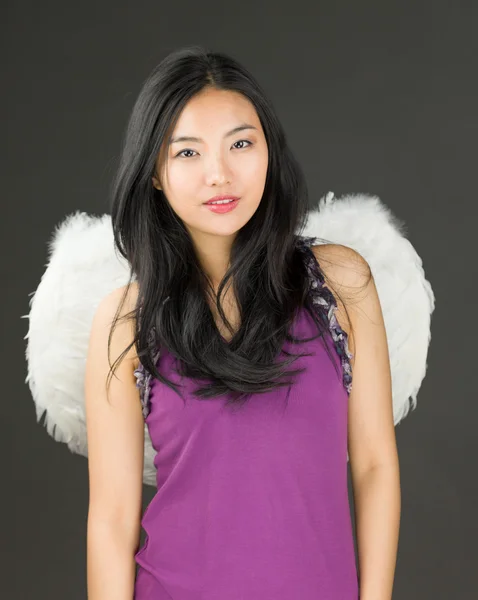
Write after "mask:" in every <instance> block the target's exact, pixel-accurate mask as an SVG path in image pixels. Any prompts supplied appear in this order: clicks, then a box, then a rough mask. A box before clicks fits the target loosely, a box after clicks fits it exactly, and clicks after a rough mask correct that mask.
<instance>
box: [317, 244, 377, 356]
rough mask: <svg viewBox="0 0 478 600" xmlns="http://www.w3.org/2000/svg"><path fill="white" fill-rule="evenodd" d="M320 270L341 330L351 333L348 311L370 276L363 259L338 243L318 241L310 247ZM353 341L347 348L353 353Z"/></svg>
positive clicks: (357, 304)
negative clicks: (331, 296) (320, 242)
mask: <svg viewBox="0 0 478 600" xmlns="http://www.w3.org/2000/svg"><path fill="white" fill-rule="evenodd" d="M311 250H312V252H313V253H314V255H315V257H316V259H317V261H318V263H319V265H320V268H321V270H322V273H323V275H324V279H325V284H326V286H327V287H328V288H329V289H330V291H331V292H332V294H333V295H334V297H335V299H336V302H337V313H336V316H337V320H338V321H339V324H340V326H341V327H342V329H343V330H344V331H345V332H346V333H347V334H348V335H349V336H350V335H351V320H350V317H351V312H353V309H354V307H357V306H360V298H361V297H363V296H364V294H365V293H366V289H367V287H368V284H369V283H370V281H371V280H372V279H373V277H372V273H371V270H370V266H369V264H368V262H367V261H366V260H365V258H364V257H363V256H362V255H361V254H360V253H359V252H357V251H356V250H354V249H353V248H349V247H348V246H343V245H341V244H319V245H317V246H312V247H311ZM354 349H355V348H354V342H353V339H350V350H351V352H352V353H354Z"/></svg>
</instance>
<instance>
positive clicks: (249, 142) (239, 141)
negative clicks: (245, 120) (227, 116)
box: [174, 140, 253, 158]
mask: <svg viewBox="0 0 478 600" xmlns="http://www.w3.org/2000/svg"><path fill="white" fill-rule="evenodd" d="M243 142H245V143H246V144H249V145H250V146H252V145H253V143H252V142H251V141H249V140H237V142H234V144H233V146H235V145H236V144H242V143H243ZM245 147H246V148H247V146H245ZM242 149H243V148H236V150H242ZM184 152H196V151H195V150H191V148H186V149H184V150H181V152H178V154H176V155H175V157H174V158H178V157H179V158H190V157H189V156H184Z"/></svg>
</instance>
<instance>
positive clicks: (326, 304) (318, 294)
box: [297, 236, 353, 394]
mask: <svg viewBox="0 0 478 600" xmlns="http://www.w3.org/2000/svg"><path fill="white" fill-rule="evenodd" d="M319 244H320V242H319V241H318V238H317V237H313V236H298V238H297V246H298V248H299V249H300V250H301V251H302V252H303V253H304V257H305V265H306V268H307V272H308V275H309V279H310V298H311V300H312V305H313V307H314V308H315V309H316V314H317V315H318V316H319V318H320V319H321V320H322V321H323V322H324V323H325V324H326V325H327V328H328V330H329V332H330V335H331V337H332V340H333V342H334V346H335V350H336V352H337V354H338V356H339V358H340V362H341V365H342V373H343V378H342V380H343V385H344V387H345V389H346V390H347V393H348V394H350V392H351V391H352V365H351V360H352V358H353V354H352V353H351V352H350V350H349V345H348V334H347V332H346V331H344V330H343V329H342V327H341V325H340V323H339V322H338V320H337V315H336V313H337V308H338V305H337V300H336V298H335V296H334V294H333V293H332V291H331V290H330V288H328V287H327V285H326V284H325V279H324V275H323V273H322V270H321V268H320V265H319V262H318V260H317V257H316V256H315V254H314V252H313V251H312V246H314V245H319Z"/></svg>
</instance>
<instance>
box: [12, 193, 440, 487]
mask: <svg viewBox="0 0 478 600" xmlns="http://www.w3.org/2000/svg"><path fill="white" fill-rule="evenodd" d="M400 228H401V225H400V224H399V223H398V221H397V220H396V219H395V218H394V217H393V215H392V214H391V212H390V211H389V210H388V208H386V207H385V205H383V204H381V202H380V200H379V199H378V198H377V197H375V196H366V195H351V196H344V197H343V198H342V199H340V201H336V199H335V198H334V195H333V194H332V193H329V194H327V196H326V197H325V198H323V199H322V200H321V202H320V204H319V208H318V210H314V211H311V212H310V215H309V220H308V223H307V227H306V230H305V231H304V232H303V234H304V235H309V236H313V237H321V238H325V239H326V240H329V241H331V242H333V243H338V244H343V245H345V246H349V247H351V248H353V249H354V250H356V251H357V252H359V253H360V254H361V255H362V256H363V257H364V258H365V259H366V260H367V261H368V263H369V265H370V268H371V270H372V273H373V276H374V279H375V283H376V286H377V290H378V294H379V297H380V301H381V305H382V310H383V314H384V321H385V326H386V330H387V338H388V344H389V352H390V361H391V371H392V385H393V408H394V420H395V424H397V423H398V422H399V421H400V420H401V419H402V418H403V417H405V416H406V414H407V413H408V410H409V408H410V404H409V399H410V398H411V400H412V406H413V407H415V405H416V396H417V392H418V389H419V387H420V385H421V382H422V380H423V378H424V376H425V371H426V356H427V350H428V345H429V341H430V316H431V313H432V311H433V309H434V296H433V292H432V290H431V286H430V284H429V283H428V281H426V279H425V277H424V273H423V269H422V266H421V265H422V262H421V260H420V257H419V256H418V255H417V253H416V252H415V250H414V249H413V247H412V245H411V244H410V242H409V241H408V240H407V239H405V237H404V235H403V233H402V231H401V229H400ZM128 278H129V267H128V265H127V264H126V262H125V261H124V259H123V258H122V257H121V256H119V255H117V254H116V253H115V250H114V243H113V230H112V227H111V218H110V216H109V215H103V216H102V217H94V216H90V215H88V214H86V213H82V212H76V213H74V214H72V215H70V216H69V217H67V218H66V219H65V220H64V221H63V222H62V223H61V224H60V226H59V227H58V228H57V229H56V230H55V232H54V234H53V239H52V241H51V242H50V259H49V263H48V265H47V269H46V271H45V273H44V274H43V277H42V279H41V281H40V284H39V286H38V288H37V290H36V291H35V292H34V293H33V297H32V298H31V300H30V313H29V315H23V318H28V319H29V329H28V333H27V335H26V336H25V339H28V342H27V349H26V358H27V363H28V376H27V378H26V382H27V383H28V384H29V386H30V390H31V393H32V396H33V400H34V402H35V405H36V415H37V419H38V420H40V418H41V417H42V416H43V415H44V414H45V425H46V427H47V431H48V433H49V434H50V435H51V436H52V437H53V438H54V439H55V440H56V441H59V442H64V443H66V444H67V445H68V447H69V448H70V450H71V451H72V452H75V453H77V454H82V455H83V456H87V455H88V449H87V437H86V420H85V405H84V374H85V362H86V354H87V348H88V339H89V333H90V328H91V322H92V320H93V316H94V313H95V310H96V307H97V305H98V304H99V302H100V300H101V299H102V298H103V297H104V296H105V295H106V294H108V293H109V292H111V291H113V290H114V289H116V288H117V287H120V286H122V285H125V284H126V283H127V281H128ZM397 298H400V301H399V302H398V301H397ZM154 455H155V451H154V449H153V446H152V444H151V439H150V436H149V432H148V429H147V426H146V424H145V454H144V474H143V481H144V483H145V484H147V485H153V486H155V485H156V480H155V475H156V473H155V468H154V464H153V459H154Z"/></svg>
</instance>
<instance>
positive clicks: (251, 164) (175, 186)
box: [153, 89, 268, 237]
mask: <svg viewBox="0 0 478 600" xmlns="http://www.w3.org/2000/svg"><path fill="white" fill-rule="evenodd" d="M241 126H247V128H245V129H242V130H240V131H236V132H233V133H231V131H232V130H233V129H235V128H237V127H241ZM179 137H194V138H198V139H197V140H194V141H193V140H183V141H179V140H178V139H177V138H179ZM163 151H164V153H165V164H164V167H163V172H162V174H161V175H160V179H158V178H157V177H153V185H154V186H155V187H156V188H158V189H162V190H163V192H164V193H165V195H166V198H167V200H168V202H169V203H170V205H171V207H172V209H173V210H174V212H175V213H176V214H177V215H178V216H179V218H180V219H181V220H182V221H183V222H184V224H185V226H186V227H187V228H188V230H189V231H190V232H191V233H192V234H193V236H194V234H195V233H196V234H198V237H203V236H204V234H210V235H216V236H234V234H235V233H236V232H237V231H238V230H239V229H240V228H241V227H243V226H244V225H245V224H246V223H247V221H249V219H250V218H251V217H252V215H253V214H254V213H255V211H256V210H257V208H258V206H259V204H260V201H261V198H262V194H263V191H264V186H265V181H266V175H267V166H268V149H267V143H266V139H265V136H264V131H263V129H262V126H261V123H260V120H259V117H258V116H257V113H256V110H255V108H254V106H253V104H252V103H251V102H250V101H249V100H248V99H247V98H246V97H244V96H243V95H242V94H239V93H237V92H231V91H224V90H216V89H207V90H203V91H202V92H200V93H199V94H197V95H196V96H194V97H193V98H191V100H190V101H189V102H188V104H187V105H186V106H185V108H184V109H183V111H182V113H181V115H180V117H179V119H178V121H177V123H176V126H175V128H174V130H173V132H172V135H171V138H170V143H169V145H168V146H167V147H165V148H164V149H163ZM158 168H159V157H158V161H157V163H156V174H157V173H158ZM222 194H226V195H227V194H230V195H233V196H238V197H239V198H240V200H239V202H238V204H237V206H236V208H234V209H233V210H231V211H229V212H226V213H222V214H220V213H214V212H213V211H211V210H209V209H208V208H207V207H206V206H205V205H204V202H206V201H207V200H209V199H210V198H212V197H213V196H217V195H222ZM194 237H196V236H194Z"/></svg>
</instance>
